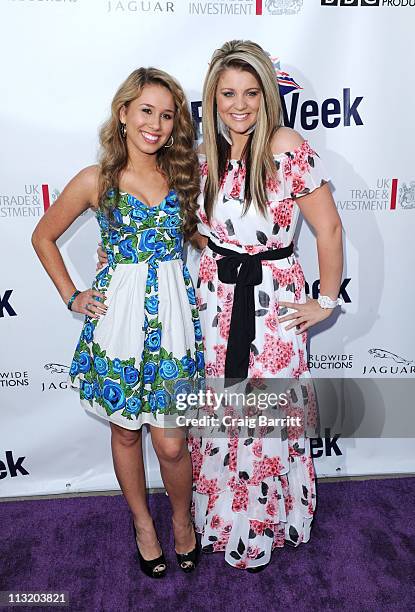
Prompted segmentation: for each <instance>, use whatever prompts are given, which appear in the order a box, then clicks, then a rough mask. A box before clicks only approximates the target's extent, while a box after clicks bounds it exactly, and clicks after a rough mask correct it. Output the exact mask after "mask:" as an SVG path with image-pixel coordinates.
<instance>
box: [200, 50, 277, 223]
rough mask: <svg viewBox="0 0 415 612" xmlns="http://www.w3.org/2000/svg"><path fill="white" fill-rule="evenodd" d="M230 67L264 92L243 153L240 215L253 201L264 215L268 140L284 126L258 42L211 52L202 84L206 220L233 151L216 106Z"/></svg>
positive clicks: (269, 171)
mask: <svg viewBox="0 0 415 612" xmlns="http://www.w3.org/2000/svg"><path fill="white" fill-rule="evenodd" d="M228 68H236V69H238V70H241V71H242V70H244V71H247V72H250V73H251V74H253V75H254V77H255V78H256V79H257V81H258V83H259V86H260V88H261V92H262V95H261V101H260V106H259V110H258V116H257V121H256V126H255V129H254V131H253V132H252V134H251V135H250V136H249V138H248V141H247V145H246V147H245V149H244V152H243V158H244V160H245V163H246V171H247V172H246V179H245V203H244V209H243V214H245V213H246V212H247V210H248V208H249V206H250V205H251V202H252V201H253V202H254V204H255V205H256V206H257V208H258V210H259V211H260V212H261V213H265V210H266V199H267V198H266V187H265V184H266V178H267V177H269V176H273V175H275V173H276V166H275V163H274V159H273V156H272V150H271V141H272V137H273V135H274V134H275V132H276V130H277V129H278V128H279V127H280V126H281V124H282V107H281V99H280V94H279V89H278V84H277V79H276V74H275V70H274V67H273V65H272V62H271V60H270V58H269V57H268V55H267V54H266V53H265V51H264V50H263V49H262V48H261V47H260V46H259V45H257V44H256V43H254V42H252V41H250V40H232V41H229V42H226V43H225V44H224V45H222V47H221V48H220V49H216V51H215V52H214V54H213V56H212V59H211V62H210V65H209V70H208V73H207V75H206V79H205V83H204V86H203V103H202V109H203V114H202V127H203V142H204V145H205V149H206V161H207V166H208V176H207V180H206V183H205V191H204V198H205V200H204V207H205V211H206V215H207V217H208V219H209V220H210V219H211V217H212V212H213V207H214V204H215V201H216V198H217V195H218V191H219V186H220V183H221V180H222V178H223V176H224V173H225V172H226V168H227V164H228V161H229V158H230V152H231V147H230V145H229V143H228V142H227V141H226V140H225V138H224V137H223V136H222V135H221V134H220V133H219V130H218V119H217V104H216V90H217V86H218V81H219V77H220V75H221V74H222V73H223V72H224V71H225V70H227V69H228Z"/></svg>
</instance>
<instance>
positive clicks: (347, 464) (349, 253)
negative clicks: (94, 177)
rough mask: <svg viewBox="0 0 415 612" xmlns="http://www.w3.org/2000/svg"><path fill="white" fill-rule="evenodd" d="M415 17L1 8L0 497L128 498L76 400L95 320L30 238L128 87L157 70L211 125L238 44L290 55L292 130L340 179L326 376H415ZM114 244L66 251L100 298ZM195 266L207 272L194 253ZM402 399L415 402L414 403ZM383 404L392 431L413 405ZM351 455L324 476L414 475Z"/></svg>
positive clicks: (286, 68) (374, 442)
mask: <svg viewBox="0 0 415 612" xmlns="http://www.w3.org/2000/svg"><path fill="white" fill-rule="evenodd" d="M337 4H338V5H339V6H337ZM340 4H342V6H340ZM345 4H346V6H343V5H345ZM353 4H356V5H357V6H347V5H353ZM365 4H366V6H362V5H365ZM388 4H389V5H390V6H388ZM410 4H411V3H410V2H408V1H407V0H394V2H389V3H388V2H382V0H380V2H373V1H371V2H366V3H365V2H364V0H359V1H358V0H356V1H351V0H349V1H344V0H343V1H339V2H336V1H333V0H332V1H331V2H330V1H329V0H326V1H325V0H307V2H302V0H256V1H255V0H228V1H225V0H222V2H219V1H218V2H210V1H206V0H199V1H197V2H189V1H186V0H182V1H179V0H172V1H160V2H156V1H153V0H143V1H138V0H137V1H133V0H131V1H128V0H121V1H115V0H111V1H107V0H66V1H65V0H2V1H1V5H0V17H1V23H2V25H3V28H2V37H1V40H0V51H1V57H2V95H1V97H0V121H1V134H2V163H1V168H0V173H1V182H0V262H1V263H0V266H1V268H0V299H1V303H0V334H1V337H0V347H1V348H0V351H1V355H0V419H1V427H0V496H12V495H25V494H38V493H53V492H63V491H86V490H99V489H112V488H115V487H116V486H117V484H116V480H115V477H114V474H113V468H112V463H111V456H110V439H109V428H108V426H107V424H106V423H104V422H101V421H98V420H97V419H95V418H93V417H91V416H88V415H87V414H86V413H84V412H83V410H82V409H81V407H80V405H79V401H78V397H77V394H76V392H74V391H73V390H71V389H67V388H66V387H67V385H66V379H67V371H68V366H69V365H70V362H71V358H72V354H73V351H74V348H75V345H76V342H77V339H78V335H79V332H80V328H81V318H80V317H78V316H74V315H71V314H70V313H69V312H68V311H67V309H66V308H65V306H64V304H63V303H62V302H61V300H60V298H59V296H58V294H57V292H56V290H55V289H54V287H53V286H52V284H51V282H50V280H49V279H48V277H47V276H46V274H45V272H44V271H43V269H42V268H41V265H40V264H39V262H38V261H37V259H36V256H35V254H34V252H33V250H32V247H31V244H30V236H31V233H32V231H33V228H34V226H35V224H36V223H37V221H38V219H39V217H40V216H41V215H42V214H43V212H44V209H45V206H46V207H47V203H48V201H50V202H52V201H53V199H54V198H55V197H56V195H57V194H58V193H59V192H60V191H61V190H62V188H63V186H64V185H65V184H66V182H67V181H68V180H69V179H70V178H71V177H72V176H73V175H74V174H76V173H77V172H78V171H79V170H80V169H81V168H82V167H84V166H86V165H89V164H91V163H94V162H95V161H96V152H97V131H98V126H99V125H100V124H101V123H102V121H103V120H104V119H105V118H106V116H107V114H108V111H109V105H110V101H111V99H112V97H113V95H114V92H115V90H116V89H117V87H118V85H119V84H120V83H121V82H122V81H123V80H124V79H125V78H126V76H127V75H128V74H129V73H130V72H131V71H132V70H133V69H135V68H137V67H139V66H141V65H144V66H148V65H155V66H158V67H161V68H163V69H165V70H167V71H168V72H171V73H172V74H173V75H175V76H176V77H177V78H178V79H179V80H180V81H181V83H182V84H183V86H184V88H185V90H186V92H187V95H188V98H189V101H191V102H193V103H194V104H193V108H194V111H195V113H197V102H198V101H200V99H201V87H202V82H203V78H204V75H205V72H206V69H207V64H208V61H209V58H210V56H211V54H212V52H213V50H214V49H215V48H217V47H218V46H220V45H221V44H222V43H223V42H224V41H225V40H229V39H234V38H249V39H252V40H255V41H257V42H258V43H260V44H261V45H262V46H263V47H264V48H265V49H266V50H267V51H268V52H269V53H270V54H271V56H272V57H273V58H278V60H277V59H276V60H275V62H276V65H279V67H280V70H281V71H283V72H286V73H288V74H289V76H290V77H292V78H293V79H294V80H295V82H296V83H297V84H298V86H299V87H300V88H299V89H296V90H294V91H291V92H287V93H286V94H285V95H284V103H285V106H286V108H287V114H288V118H289V121H290V124H292V121H294V120H295V121H294V127H295V128H296V129H298V130H299V131H300V133H301V134H302V135H303V136H304V137H306V138H308V139H309V140H310V142H311V144H312V146H313V147H314V148H315V149H317V151H318V152H319V154H320V155H321V157H322V158H323V160H324V162H325V164H326V166H327V167H328V169H329V170H330V174H331V177H332V183H333V189H334V197H335V200H336V203H337V206H338V209H339V213H340V215H341V218H342V222H343V225H344V229H345V235H346V239H345V256H346V267H345V273H344V276H345V279H348V280H345V285H344V289H345V292H346V295H344V297H346V299H347V302H346V304H345V306H344V308H343V313H342V314H341V315H340V316H339V317H338V320H337V322H336V324H335V325H332V326H330V327H329V328H328V329H326V330H319V332H314V333H313V334H312V335H311V346H310V353H311V355H312V357H311V358H310V366H311V372H312V374H313V375H315V376H347V377H355V378H356V379H359V378H367V377H368V376H373V377H375V378H376V379H379V380H380V379H382V381H385V380H386V379H388V378H399V379H408V378H414V372H415V349H414V346H413V345H414V342H413V341H414V337H413V315H412V308H411V307H410V304H411V303H413V300H414V297H415V295H414V287H413V282H412V278H413V274H412V272H413V268H414V257H413V230H414V216H415V170H414V168H413V146H412V143H413V136H414V134H413V122H414V115H413V108H414V102H415V100H414V93H415V86H414V84H413V81H412V80H411V78H410V75H412V72H413V65H412V55H411V53H410V52H408V41H410V40H412V35H413V28H414V18H415V7H413V6H412V7H411V6H409V5H410ZM412 4H413V2H412ZM326 5H327V6H326ZM278 61H279V64H278V63H277V62H278ZM398 91H400V92H401V94H400V95H399V96H398V95H397V92H398ZM300 229H301V231H300V236H299V239H298V253H299V257H300V260H301V263H302V265H303V268H304V270H305V273H306V277H307V280H308V282H309V285H310V287H311V288H312V286H313V283H315V281H316V279H317V278H318V267H317V258H316V250H315V241H314V238H313V236H312V234H311V232H310V230H309V228H308V227H307V226H306V224H305V223H302V224H301V228H300ZM97 241H98V231H97V226H96V222H95V220H94V219H93V217H92V215H90V214H89V213H88V214H86V215H84V216H83V217H82V218H80V219H79V220H78V221H77V222H76V223H75V225H74V226H73V227H72V228H71V229H70V230H69V231H68V232H67V233H66V234H65V236H63V237H62V239H61V240H60V246H61V247H62V252H63V254H64V258H65V261H66V263H67V265H68V269H69V271H70V273H71V274H72V275H73V279H74V282H75V284H76V285H77V286H78V287H79V288H80V289H85V288H87V287H89V286H90V285H91V281H92V277H93V275H94V270H95V250H96V244H97ZM190 264H191V268H192V271H194V270H195V268H196V265H197V261H196V256H195V254H194V253H192V254H191V256H190ZM315 290H316V287H315V289H314V291H315ZM315 297H316V295H315ZM373 348H375V349H378V350H377V351H375V352H371V353H369V350H370V349H373ZM328 362H329V363H332V364H333V365H332V366H330V368H327V367H325V366H324V364H325V363H328ZM342 363H345V364H347V367H340V366H341V364H342ZM402 401H413V400H411V398H410V395H409V392H407V398H406V399H405V398H403V400H402ZM383 404H384V406H383V410H384V411H385V413H386V414H387V415H389V417H390V418H391V417H392V416H393V414H394V410H395V405H396V401H395V400H394V399H393V398H392V399H390V398H389V399H387V400H386V399H385V397H384V400H383ZM333 433H335V432H333ZM324 448H325V445H324V444H323V449H324ZM327 448H328V450H329V451H330V446H328V447H327ZM338 448H339V450H340V454H338V455H336V454H334V453H333V452H332V453H331V456H327V453H326V452H325V451H324V452H323V453H322V456H321V457H319V458H317V459H316V461H315V464H316V468H317V472H318V474H320V475H336V474H338V475H346V474H349V475H350V474H376V473H394V472H411V471H414V459H413V457H414V449H415V445H414V440H413V439H411V438H407V439H383V440H382V439H371V440H346V439H342V438H340V439H339V441H338ZM146 454H147V466H148V472H149V474H148V475H149V484H150V485H151V486H158V485H160V476H159V472H158V468H157V462H156V461H155V457H154V454H153V451H152V449H151V448H150V446H149V445H148V444H147V445H146Z"/></svg>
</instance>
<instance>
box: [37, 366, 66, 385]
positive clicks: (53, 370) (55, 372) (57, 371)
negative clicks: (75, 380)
mask: <svg viewBox="0 0 415 612" xmlns="http://www.w3.org/2000/svg"><path fill="white" fill-rule="evenodd" d="M44 369H45V370H47V371H48V372H49V374H50V376H51V377H53V380H48V381H42V382H41V385H42V391H59V390H65V389H67V388H68V386H69V380H68V377H69V366H67V365H63V364H62V363H55V362H52V363H47V364H46V365H45V366H44ZM58 376H59V379H58V378H57V377H58Z"/></svg>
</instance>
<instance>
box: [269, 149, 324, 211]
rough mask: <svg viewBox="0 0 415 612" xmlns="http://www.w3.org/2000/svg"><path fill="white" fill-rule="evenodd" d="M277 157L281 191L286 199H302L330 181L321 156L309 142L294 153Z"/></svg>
mask: <svg viewBox="0 0 415 612" xmlns="http://www.w3.org/2000/svg"><path fill="white" fill-rule="evenodd" d="M275 157H276V158H275V163H276V165H277V170H278V174H279V178H280V190H279V191H280V192H282V193H283V197H284V198H292V199H297V198H300V197H301V196H304V195H307V194H308V193H311V192H312V191H314V190H315V189H317V188H318V187H321V186H322V185H324V184H325V183H327V182H328V181H329V180H330V177H329V175H328V173H327V171H326V168H325V167H324V164H323V162H322V161H321V159H320V156H319V155H318V154H317V153H316V152H315V151H314V150H313V149H312V148H311V147H310V145H309V143H308V142H307V141H304V142H303V143H302V144H301V145H300V146H299V147H297V148H296V149H295V150H294V151H292V152H290V153H284V155H283V156H275ZM279 195H280V194H279Z"/></svg>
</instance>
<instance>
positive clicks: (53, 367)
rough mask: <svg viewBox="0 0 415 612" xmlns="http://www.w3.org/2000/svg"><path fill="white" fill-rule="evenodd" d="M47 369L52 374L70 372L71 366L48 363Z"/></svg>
mask: <svg viewBox="0 0 415 612" xmlns="http://www.w3.org/2000/svg"><path fill="white" fill-rule="evenodd" d="M44 367H45V370H49V372H50V374H69V366H66V365H62V364H61V363H47V364H46V365H45V366H44Z"/></svg>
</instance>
